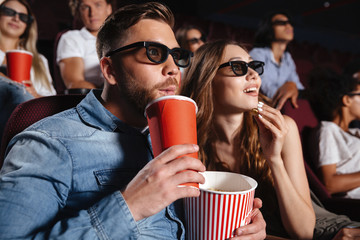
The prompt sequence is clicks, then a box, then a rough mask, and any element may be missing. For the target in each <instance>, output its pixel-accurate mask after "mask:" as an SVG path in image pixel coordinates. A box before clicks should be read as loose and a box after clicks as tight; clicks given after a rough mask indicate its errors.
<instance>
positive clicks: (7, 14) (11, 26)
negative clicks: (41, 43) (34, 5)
mask: <svg viewBox="0 0 360 240" xmlns="http://www.w3.org/2000/svg"><path fill="white" fill-rule="evenodd" d="M36 41H37V24H36V20H35V18H34V15H33V13H32V11H31V9H30V6H29V4H28V3H27V1H25V0H5V1H4V2H3V3H2V4H1V5H0V63H1V65H6V57H5V52H6V51H8V50H13V49H24V50H27V51H29V52H31V53H32V54H33V61H32V68H31V77H30V79H29V81H26V82H24V83H26V85H27V87H26V90H27V91H28V92H29V93H31V95H33V96H34V97H40V96H48V95H54V94H56V91H55V89H54V87H53V85H52V78H51V75H50V71H49V66H48V62H47V60H46V58H45V57H44V56H43V55H41V54H40V53H39V52H38V51H37V49H36Z"/></svg>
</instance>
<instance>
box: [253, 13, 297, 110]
mask: <svg viewBox="0 0 360 240" xmlns="http://www.w3.org/2000/svg"><path fill="white" fill-rule="evenodd" d="M293 38H294V31H293V26H292V24H291V21H290V16H289V15H288V14H287V13H284V12H275V13H271V14H269V15H267V16H266V17H265V18H264V19H263V20H262V21H261V23H260V26H259V29H258V30H257V32H256V34H255V43H254V48H253V49H252V50H251V51H250V55H251V57H252V58H253V59H257V60H260V61H263V62H265V73H264V75H263V76H262V82H263V83H262V86H261V91H262V93H264V94H265V95H266V96H267V97H270V98H272V99H273V106H274V107H276V109H281V108H282V107H283V105H284V104H285V102H286V101H287V100H288V99H290V101H291V103H292V105H293V106H294V107H295V108H297V107H298V105H297V97H298V95H299V91H298V89H300V90H301V89H304V86H303V85H302V84H301V82H300V79H299V76H298V74H297V73H296V66H295V63H294V60H293V59H292V57H291V54H290V53H289V52H288V51H287V46H288V44H289V43H290V42H291V41H292V40H293Z"/></svg>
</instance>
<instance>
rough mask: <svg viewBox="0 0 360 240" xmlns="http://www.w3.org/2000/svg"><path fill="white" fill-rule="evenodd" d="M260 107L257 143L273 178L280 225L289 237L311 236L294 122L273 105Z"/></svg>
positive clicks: (312, 221)
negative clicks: (258, 138) (259, 144)
mask: <svg viewBox="0 0 360 240" xmlns="http://www.w3.org/2000/svg"><path fill="white" fill-rule="evenodd" d="M261 108H262V111H260V112H259V113H260V114H261V116H262V117H259V118H257V122H258V125H259V130H260V143H261V148H262V150H263V152H264V155H265V158H266V159H267V162H268V164H269V166H270V168H271V171H272V176H273V178H274V186H275V190H276V194H277V198H278V201H279V207H280V213H281V219H282V222H283V225H284V227H285V229H286V230H287V232H288V234H289V235H290V236H291V237H292V238H296V239H312V237H313V231H314V226H315V214H314V210H313V208H312V205H311V199H310V191H309V185H308V182H307V178H306V173H305V168H304V162H303V156H302V148H301V142H300V137H299V131H298V129H297V125H296V123H295V122H294V121H293V120H292V119H291V118H289V117H287V116H282V115H281V113H280V111H278V110H275V109H274V108H271V107H269V106H266V105H264V106H263V107H261Z"/></svg>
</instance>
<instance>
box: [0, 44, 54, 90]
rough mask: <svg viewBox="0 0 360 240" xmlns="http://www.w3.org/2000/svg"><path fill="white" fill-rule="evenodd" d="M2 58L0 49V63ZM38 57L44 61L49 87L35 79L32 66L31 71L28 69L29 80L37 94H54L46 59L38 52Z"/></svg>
mask: <svg viewBox="0 0 360 240" xmlns="http://www.w3.org/2000/svg"><path fill="white" fill-rule="evenodd" d="M4 58H5V53H4V52H3V51H1V50H0V63H2V62H3V61H4ZM40 58H41V60H42V61H43V63H44V66H45V69H46V76H47V79H48V80H49V83H50V87H51V89H50V90H49V89H47V88H46V87H45V86H44V85H42V84H41V83H40V82H39V81H35V77H34V76H35V73H34V69H33V67H31V71H30V80H31V82H32V84H33V86H34V88H35V90H36V92H37V93H38V94H39V95H41V96H51V95H55V94H56V90H55V88H54V86H53V81H52V77H51V74H50V70H49V63H48V60H47V59H46V57H44V56H43V55H41V54H40Z"/></svg>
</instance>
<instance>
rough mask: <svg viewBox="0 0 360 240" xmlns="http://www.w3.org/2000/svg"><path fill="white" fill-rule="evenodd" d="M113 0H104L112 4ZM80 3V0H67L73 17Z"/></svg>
mask: <svg viewBox="0 0 360 240" xmlns="http://www.w3.org/2000/svg"><path fill="white" fill-rule="evenodd" d="M112 1H113V0H106V3H107V4H112ZM80 4H81V0H69V7H70V11H71V14H72V16H73V17H75V16H76V15H77V14H78V10H79V6H80Z"/></svg>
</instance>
